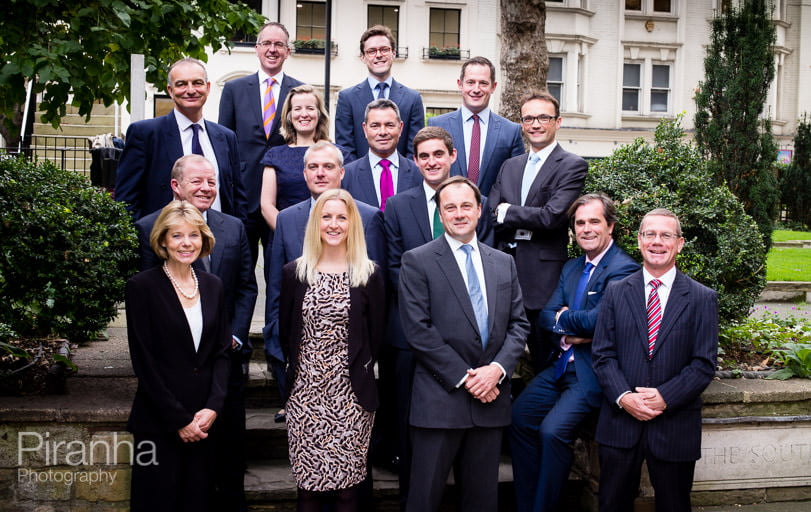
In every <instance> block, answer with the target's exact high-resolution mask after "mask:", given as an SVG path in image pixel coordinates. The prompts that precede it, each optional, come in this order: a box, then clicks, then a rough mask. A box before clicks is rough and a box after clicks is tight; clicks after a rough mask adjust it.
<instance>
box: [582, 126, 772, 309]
mask: <svg viewBox="0 0 811 512" xmlns="http://www.w3.org/2000/svg"><path fill="white" fill-rule="evenodd" d="M683 135H684V131H683V130H682V128H681V116H678V117H677V118H676V119H675V120H663V121H662V122H661V123H659V126H658V127H657V128H656V133H655V141H654V143H653V144H648V143H647V142H645V140H644V139H642V138H639V139H637V140H636V141H634V142H633V143H631V144H629V145H626V146H623V147H621V148H619V149H617V150H616V151H614V153H613V154H612V155H611V156H610V157H608V158H605V159H603V160H596V161H593V162H591V168H590V170H589V174H588V177H587V179H586V191H587V192H597V191H602V192H605V193H606V194H608V196H609V197H611V198H612V199H614V201H616V202H617V211H618V215H619V222H618V224H617V226H616V227H615V228H614V236H615V239H616V240H617V241H618V243H619V245H620V246H622V247H623V248H624V249H625V250H626V251H627V252H628V254H631V255H633V256H635V257H636V258H637V259H638V260H641V256H640V254H639V251H638V250H637V235H636V233H637V230H638V228H639V223H640V221H641V220H642V217H643V216H644V214H645V213H647V212H649V211H650V210H652V209H654V208H668V209H670V210H672V211H673V212H674V213H675V214H676V215H678V216H679V218H680V220H681V224H682V231H683V232H684V238H685V245H684V250H683V251H682V253H681V255H680V256H679V259H678V265H679V268H680V269H681V270H682V271H683V272H685V273H686V274H688V275H690V276H691V277H693V278H694V279H696V280H697V281H699V282H701V283H703V284H704V285H706V286H709V287H710V288H713V289H714V290H716V291H717V292H718V295H719V313H720V316H721V319H722V320H724V321H732V320H736V319H740V318H743V317H745V316H746V315H747V314H748V312H749V309H750V308H751V307H752V305H753V304H754V303H755V300H756V299H757V297H758V296H759V295H760V292H761V290H762V289H763V287H764V286H765V274H766V269H765V265H764V263H765V258H766V251H765V250H764V249H763V244H762V243H761V239H760V234H759V232H758V230H757V226H756V225H755V224H754V222H753V221H752V218H751V217H750V216H749V215H747V214H746V213H744V211H743V207H742V206H741V203H740V201H738V200H737V199H736V198H735V196H733V195H732V193H730V191H729V189H727V188H726V187H723V186H718V185H716V184H715V182H714V180H713V177H712V175H711V173H710V171H709V170H708V168H707V165H706V162H705V160H704V159H703V158H702V157H701V155H700V154H699V153H698V151H696V150H695V149H694V148H693V147H692V146H691V145H690V144H689V143H687V142H685V141H683V140H682V138H683Z"/></svg>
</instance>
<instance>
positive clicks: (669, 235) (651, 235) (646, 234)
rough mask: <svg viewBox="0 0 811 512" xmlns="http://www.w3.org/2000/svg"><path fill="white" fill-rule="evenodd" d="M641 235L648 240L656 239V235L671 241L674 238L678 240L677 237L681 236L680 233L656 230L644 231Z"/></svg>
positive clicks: (665, 240)
mask: <svg viewBox="0 0 811 512" xmlns="http://www.w3.org/2000/svg"><path fill="white" fill-rule="evenodd" d="M639 236H641V237H642V239H643V240H648V241H652V240H656V237H657V236H658V237H659V238H661V239H662V242H670V241H672V240H676V239H677V238H679V236H680V235H677V234H676V233H668V232H665V233H657V232H656V231H643V232H641V233H639Z"/></svg>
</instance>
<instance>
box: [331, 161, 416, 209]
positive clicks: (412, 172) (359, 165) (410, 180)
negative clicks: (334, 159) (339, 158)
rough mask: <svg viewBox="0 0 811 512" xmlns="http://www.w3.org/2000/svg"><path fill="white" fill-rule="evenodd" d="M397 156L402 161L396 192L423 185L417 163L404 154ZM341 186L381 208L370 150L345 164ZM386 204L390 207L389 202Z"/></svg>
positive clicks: (359, 198)
mask: <svg viewBox="0 0 811 512" xmlns="http://www.w3.org/2000/svg"><path fill="white" fill-rule="evenodd" d="M397 156H398V158H399V159H400V163H399V167H398V169H397V190H396V191H395V193H400V192H404V191H406V190H408V189H410V188H414V187H418V186H420V185H422V174H420V169H419V167H417V164H415V163H414V161H413V160H411V159H410V158H406V157H404V156H403V155H402V154H399V155H397ZM341 188H342V189H344V190H346V191H348V192H349V193H350V194H352V197H353V198H355V199H356V200H357V201H363V202H364V203H366V204H368V205H370V206H374V207H375V208H380V201H379V200H378V198H377V189H376V188H375V180H374V177H373V175H372V166H371V164H370V163H369V156H368V152H367V154H365V155H363V156H362V157H360V158H358V159H357V160H355V161H353V162H351V163H349V164H347V165H345V166H344V179H343V181H342V182H341ZM386 205H387V207H388V202H387V203H386Z"/></svg>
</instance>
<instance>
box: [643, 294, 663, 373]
mask: <svg viewBox="0 0 811 512" xmlns="http://www.w3.org/2000/svg"><path fill="white" fill-rule="evenodd" d="M661 284H662V281H660V280H659V279H651V280H650V285H651V287H652V288H651V291H650V293H649V294H648V307H647V311H648V359H653V348H654V347H655V346H656V337H657V336H658V335H659V327H660V326H661V325H662V303H661V302H660V301H659V292H658V291H656V289H657V288H659V285H661Z"/></svg>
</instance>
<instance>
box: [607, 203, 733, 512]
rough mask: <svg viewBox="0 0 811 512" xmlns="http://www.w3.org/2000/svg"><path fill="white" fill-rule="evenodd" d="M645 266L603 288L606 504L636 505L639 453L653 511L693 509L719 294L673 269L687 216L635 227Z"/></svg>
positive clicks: (664, 216) (651, 217)
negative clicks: (682, 219) (703, 399)
mask: <svg viewBox="0 0 811 512" xmlns="http://www.w3.org/2000/svg"><path fill="white" fill-rule="evenodd" d="M637 241H638V243H639V251H640V252H641V253H642V261H643V263H642V270H640V271H638V272H635V273H633V274H631V275H630V276H628V277H626V278H625V279H622V280H620V281H615V282H613V283H611V284H610V285H609V286H608V288H607V289H606V291H605V296H604V297H603V302H602V306H601V311H600V316H599V318H598V319H597V328H596V330H595V332H594V341H593V343H592V349H591V350H592V357H593V364H594V373H595V374H596V375H597V380H598V381H599V383H600V386H601V387H602V389H603V401H602V407H601V408H600V418H599V420H598V422H597V435H596V437H595V439H596V440H597V442H598V443H599V445H600V448H599V450H600V511H601V512H608V511H621V512H631V511H632V510H633V508H634V499H635V498H636V495H637V492H638V490H639V479H640V473H641V467H642V461H646V462H647V466H648V473H649V474H650V480H651V483H652V484H653V490H654V493H655V494H656V510H657V512H676V511H684V510H690V509H691V506H690V491H691V489H692V486H693V474H694V471H695V465H696V460H698V459H699V458H700V457H701V407H702V402H701V393H702V392H703V391H704V389H705V388H706V387H707V385H708V384H709V383H710V381H711V380H712V378H713V376H714V374H715V359H716V353H717V350H718V296H717V294H716V293H715V291H714V290H711V289H709V288H707V287H705V286H703V285H701V284H699V283H697V282H696V281H694V280H692V279H690V278H689V277H687V276H685V275H684V274H682V273H681V272H679V271H678V269H677V268H676V256H677V255H678V254H679V252H681V249H682V247H683V246H684V238H683V237H682V231H681V224H680V223H679V219H678V217H676V215H674V214H673V213H672V212H670V211H669V210H666V209H663V208H660V209H656V210H653V211H651V212H649V213H648V214H647V215H645V217H643V219H642V222H641V224H640V226H639V234H638V235H637Z"/></svg>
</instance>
